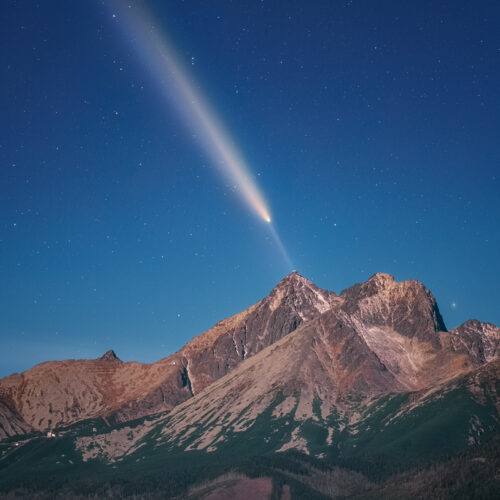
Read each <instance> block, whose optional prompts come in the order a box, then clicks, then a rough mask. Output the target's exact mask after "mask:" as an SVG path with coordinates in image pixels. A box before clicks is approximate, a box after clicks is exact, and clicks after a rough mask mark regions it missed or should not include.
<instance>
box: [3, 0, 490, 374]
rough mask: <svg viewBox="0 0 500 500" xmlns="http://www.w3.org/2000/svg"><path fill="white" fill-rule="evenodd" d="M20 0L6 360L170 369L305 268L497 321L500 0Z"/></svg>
mask: <svg viewBox="0 0 500 500" xmlns="http://www.w3.org/2000/svg"><path fill="white" fill-rule="evenodd" d="M129 6H130V7H129ZM2 13H3V16H2V20H1V21H0V23H1V26H2V29H1V30H0V46H2V47H3V49H4V50H2V51H1V53H0V64H1V67H2V68H3V69H4V72H3V74H4V78H3V79H2V81H1V82H0V90H1V91H0V95H1V96H2V97H1V104H2V114H3V118H4V120H3V122H4V124H5V126H4V133H3V134H2V139H1V140H0V162H1V164H2V166H3V168H2V169H1V174H0V195H1V196H0V204H1V205H0V275H1V276H2V283H3V286H2V291H1V292H0V317H1V320H0V339H1V341H2V353H1V355H0V377H4V376H6V375H8V374H11V373H20V372H22V371H25V370H27V369H29V368H31V367H33V366H35V365H36V364H38V363H41V362H45V361H49V360H54V359H71V358H80V359H95V358H97V357H99V356H101V355H102V354H103V353H104V352H106V351H107V350H109V349H114V350H115V351H117V352H118V353H119V354H120V356H119V357H120V358H121V359H125V360H139V361H141V362H147V363H150V362H154V361H156V360H157V359H159V357H158V353H162V355H163V357H164V356H167V355H169V354H172V353H174V352H176V351H177V350H178V349H179V348H180V347H182V345H184V344H185V343H186V342H188V341H189V340H190V339H191V338H192V337H194V336H195V335H198V334H200V333H202V332H203V331H206V330H207V329H208V328H210V327H211V326H212V325H214V324H215V323H216V322H218V321H220V320H221V319H222V318H226V317H229V316H232V315H233V314H236V313H238V312H240V311H242V310H244V309H245V308H247V307H249V306H250V305H251V304H254V303H255V302H257V301H258V300H260V299H261V298H262V297H265V295H266V293H267V292H268V291H269V290H271V289H272V288H273V287H274V286H275V285H276V284H277V283H278V282H279V281H280V279H282V277H283V276H285V275H286V274H287V273H288V272H289V271H290V269H291V268H292V267H295V268H296V269H300V274H301V275H303V276H304V277H306V278H307V279H309V280H311V281H312V282H313V283H314V284H316V285H317V286H318V287H320V288H323V289H327V290H332V289H333V291H335V293H340V291H341V290H343V289H346V288H348V287H350V286H352V285H353V284H355V283H360V282H364V281H366V279H368V277H369V276H371V275H373V274H375V273H378V272H386V273H388V274H391V275H393V276H394V277H395V278H396V280H397V281H404V280H408V279H416V280H418V281H420V282H421V283H423V284H424V285H425V286H426V287H427V288H428V289H429V290H430V291H431V292H432V293H433V295H434V296H435V298H436V301H437V303H438V306H439V308H440V312H441V315H442V316H443V318H444V320H445V324H446V325H447V327H448V328H449V329H452V328H455V327H456V326H458V325H460V324H462V323H463V322H465V321H466V320H468V319H472V318H477V319H479V320H480V321H483V322H488V323H493V324H496V325H499V324H500V310H499V308H498V299H499V287H498V283H500V261H499V259H498V248H500V231H499V229H498V220H500V203H499V201H498V200H499V199H500V183H499V176H498V160H499V158H500V149H499V147H498V138H497V135H498V130H500V114H499V113H498V109H500V94H499V93H498V88H500V69H499V66H498V64H497V62H498V53H499V52H498V50H499V47H500V32H499V30H498V29H497V27H498V23H499V21H500V6H499V5H497V4H494V3H491V2H486V3H480V4H479V5H472V4H471V5H468V4H467V5H466V4H463V5H457V4H456V2H453V1H451V0H440V1H438V2H437V3H436V2H435V1H430V0H424V1H422V2H419V3H418V5H407V4H404V5H403V4H401V2H397V1H396V0H386V1H384V2H382V3H381V4H377V5H374V4H373V2H370V1H368V0H357V1H354V2H352V1H345V2H336V3H320V4H318V5H316V4H314V5H304V3H303V2H300V1H295V0H294V1H291V2H287V4H286V6H285V7H283V6H281V5H278V4H273V3H272V2H252V3H250V4H249V5H242V4H234V3H233V2H231V1H229V0H222V1H221V2H217V3H216V4H211V3H210V4H207V2H203V1H201V0H194V1H192V2H188V3H186V2H182V1H180V0H174V1H172V2H167V3H165V2H161V1H159V0H144V1H136V0H131V1H130V2H127V3H126V7H125V4H124V3H123V2H121V1H119V0H116V1H112V2H102V1H100V0H97V1H95V2H83V3H82V2H70V3H68V2H64V1H62V0H54V1H53V2H50V4H37V5H32V3H31V2H29V1H26V0H22V1H20V2H13V1H9V2H6V3H5V4H4V5H2ZM271 221H272V222H271ZM292 263H293V264H292Z"/></svg>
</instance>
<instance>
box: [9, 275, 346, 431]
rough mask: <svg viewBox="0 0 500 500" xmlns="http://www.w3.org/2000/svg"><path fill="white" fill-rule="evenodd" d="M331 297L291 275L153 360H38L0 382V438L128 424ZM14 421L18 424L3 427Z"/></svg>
mask: <svg viewBox="0 0 500 500" xmlns="http://www.w3.org/2000/svg"><path fill="white" fill-rule="evenodd" d="M336 300H337V297H336V296H335V294H334V293H333V292H328V291H325V290H321V289H320V288H318V287H316V286H315V285H314V284H313V283H311V282H310V281H309V280H307V279H305V278H303V277H302V276H300V275H299V274H298V273H296V272H293V273H291V274H290V275H288V276H287V277H285V278H284V279H283V280H282V281H281V282H280V283H279V284H278V285H277V286H276V287H275V288H274V289H273V290H272V291H271V293H270V294H269V296H268V297H266V298H264V299H263V300H261V301H260V302H258V303H257V304H255V305H253V306H251V307H249V308H248V309H246V310H245V311H243V312H241V313H239V314H236V315H234V316H232V317H230V318H228V319H225V320H222V321H220V322H219V323H217V324H216V325H215V326H214V327H212V328H211V329H210V330H208V331H206V332H204V333H203V334H201V335H199V336H198V337H195V338H194V339H193V340H191V341H190V342H189V343H187V344H186V345H185V346H184V347H183V348H182V349H181V350H180V351H178V352H177V353H175V354H173V355H172V356H168V357H166V358H163V359H161V360H160V361H158V362H156V363H153V364H142V363H137V362H129V363H122V362H121V361H120V360H119V359H118V358H117V357H116V355H115V354H114V352H113V351H110V352H108V353H106V354H105V355H104V356H102V357H101V358H99V359H97V360H68V361H53V362H48V363H42V364H40V365H38V366H35V367H34V368H32V369H31V370H28V371H26V372H24V373H22V374H15V375H11V376H10V377H6V378H4V379H2V380H1V381H0V439H1V438H2V437H7V436H12V435H15V434H18V433H23V432H28V431H31V430H35V431H46V430H48V429H53V428H56V427H59V426H67V425H71V424H73V423H76V422H78V421H80V420H84V419H87V418H95V417H107V418H110V419H112V420H113V421H127V420H131V419H134V418H138V417H141V416H145V415H150V414H153V413H157V412H159V411H165V410H169V409H171V408H173V407H174V406H176V405H177V404H179V403H181V402H183V401H185V400H187V399H189V398H190V397H192V396H193V395H194V394H196V393H198V392H200V391H201V390H203V389H204V388H205V387H207V386H208V385H209V384H210V383H212V382H213V381H214V380H217V379H218V378H220V377H221V376H223V375H225V374H226V373H228V372H229V371H230V370H231V369H233V368H234V367H235V366H237V365H238V364H239V363H240V362H241V361H243V360H244V359H247V358H248V357H251V356H252V355H254V354H255V353H257V352H259V351H260V350H262V349H263V348H265V347H267V346H268V345H270V344H272V343H273V342H275V341H276V340H279V339H280V338H282V337H283V336H285V335H287V334H289V333H290V332H292V331H294V330H295V329H296V328H297V327H298V326H299V325H300V324H301V323H303V322H304V321H308V320H310V319H312V318H314V317H316V316H318V315H319V314H321V313H322V312H324V311H326V310H327V309H329V308H330V307H331V305H332V304H333V303H335V301H336ZM12 415H15V419H13V417H12ZM14 420H15V421H18V424H16V425H7V424H5V425H3V424H2V422H3V421H10V422H13V421H14Z"/></svg>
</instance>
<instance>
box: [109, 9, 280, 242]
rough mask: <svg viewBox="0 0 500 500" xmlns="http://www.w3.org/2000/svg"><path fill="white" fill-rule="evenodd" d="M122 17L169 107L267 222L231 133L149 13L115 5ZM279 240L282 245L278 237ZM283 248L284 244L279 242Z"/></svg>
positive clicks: (261, 198) (120, 20)
mask: <svg viewBox="0 0 500 500" xmlns="http://www.w3.org/2000/svg"><path fill="white" fill-rule="evenodd" d="M114 5H116V6H117V11H118V12H119V15H118V16H117V15H116V14H113V17H114V18H115V20H116V22H117V23H119V25H120V27H121V28H122V30H123V32H124V35H125V37H126V38H128V39H131V42H132V44H133V46H134V48H135V50H136V51H137V52H138V54H139V57H140V59H141V60H142V62H143V63H144V64H145V65H146V66H147V67H148V69H149V70H150V72H151V73H152V74H153V76H154V77H155V79H156V81H157V82H158V83H159V84H160V85H159V88H160V90H161V92H162V94H163V96H164V97H165V98H166V99H167V100H168V102H169V105H171V104H174V105H176V107H177V108H178V111H179V113H180V114H181V115H182V117H183V119H184V120H185V121H186V123H187V124H188V125H189V126H190V128H191V129H192V130H193V131H195V133H196V136H197V138H198V139H200V140H201V142H202V144H203V146H204V148H205V150H206V151H207V152H208V154H209V155H210V157H211V158H212V161H213V163H214V164H215V165H216V166H217V168H218V170H219V171H220V172H221V174H222V175H223V176H224V178H225V179H226V181H227V182H228V183H229V184H230V185H231V186H234V188H235V190H236V191H237V192H238V193H239V194H240V196H241V198H242V199H243V200H244V201H245V202H246V204H247V205H248V206H249V207H250V208H251V209H252V210H253V211H255V212H256V213H257V214H258V215H259V217H260V218H261V219H263V220H264V221H265V222H268V223H271V213H270V210H269V208H268V206H267V203H266V201H265V200H264V196H263V195H262V193H261V192H260V190H259V189H258V187H257V185H256V183H255V181H254V180H253V178H252V176H251V174H250V171H249V168H248V166H247V165H246V162H245V160H244V159H243V156H242V154H241V153H240V151H238V148H237V147H236V145H235V144H234V142H233V141H232V139H231V137H230V135H229V133H228V132H227V130H225V128H224V126H223V125H222V123H221V122H220V120H219V119H218V117H217V114H216V113H215V112H214V110H212V109H211V107H210V106H209V104H208V102H207V101H206V100H205V99H204V98H203V96H202V94H201V92H200V91H199V90H198V89H197V88H196V87H195V85H194V84H193V82H192V81H190V79H189V77H188V72H187V71H186V70H185V69H184V68H183V66H182V64H181V63H180V61H179V60H178V58H177V56H176V54H175V51H174V49H173V47H172V45H171V44H170V43H169V41H168V38H167V36H166V35H165V34H164V33H161V32H160V31H159V30H158V28H157V27H156V26H155V23H154V21H153V19H152V18H151V17H150V16H149V15H148V14H147V12H146V11H145V10H144V9H142V8H138V7H132V6H128V7H127V6H126V5H124V4H123V3H122V2H116V3H114ZM276 239H277V241H278V242H279V238H277V235H276ZM279 244H280V245H281V246H283V245H282V244H281V242H279Z"/></svg>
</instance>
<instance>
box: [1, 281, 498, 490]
mask: <svg viewBox="0 0 500 500" xmlns="http://www.w3.org/2000/svg"><path fill="white" fill-rule="evenodd" d="M499 342H500V329H499V328H497V327H496V326H494V325H492V324H488V323H482V322H480V321H477V320H470V321H467V322H465V323H464V324H463V325H461V326H459V327H458V328H455V329H453V330H450V331H447V330H446V327H445V324H444V321H443V319H442V317H441V314H440V312H439V308H438V306H437V303H436V300H435V299H434V297H433V296H432V294H431V292H430V291H429V290H428V289H427V288H425V286H424V285H422V284H421V283H420V282H418V281H415V280H409V281H403V282H397V281H396V280H395V279H394V278H393V277H392V276H390V275H388V274H382V273H380V274H376V275H374V276H372V277H371V278H370V279H369V280H367V281H366V282H365V283H361V284H356V285H354V286H352V287H350V288H348V289H347V290H344V291H342V292H341V293H340V295H336V294H335V293H333V292H329V291H326V290H322V289H320V288H318V287H316V286H315V285H314V284H313V283H311V282H310V281H309V280H307V279H306V278H304V277H302V276H300V275H299V274H298V273H296V272H294V273H292V274H290V275H288V276H287V277H285V278H284V279H283V280H282V281H281V282H280V283H279V284H278V285H277V286H276V287H275V288H274V289H273V290H272V291H271V293H270V294H269V296H267V297H266V298H264V299H263V300H261V301H260V302H258V303H257V304H255V305H253V306H251V307H249V308H248V309H246V310H245V311H243V312H241V313H239V314H237V315H235V316H233V317H231V318H228V319H226V320H223V321H221V322H219V323H217V324H216V325H215V326H214V327H213V328H211V329H210V330H208V331H207V332H205V333H203V334H201V335H199V336H198V337H195V338H194V339H193V340H192V341H190V342H189V343H188V344H186V345H185V346H184V347H183V348H182V349H181V350H180V351H178V352H177V353H175V354H173V355H172V356H169V357H167V358H164V359H162V360H160V361H158V362H157V363H153V364H151V365H142V364H140V363H123V362H121V361H120V360H119V359H118V358H117V357H116V355H115V354H114V352H113V351H109V352H108V353H106V354H105V355H104V356H103V357H101V358H100V359H98V360H79V361H64V362H50V363H44V364H42V365H38V366H37V367H34V368H33V369H31V370H28V371H27V372H25V373H23V374H21V375H13V376H11V377H6V378H5V379H3V380H2V381H0V426H1V427H0V432H3V436H4V440H3V441H0V449H2V454H1V456H0V491H1V490H2V488H3V489H4V490H5V491H7V490H10V489H12V488H16V489H17V491H18V492H19V493H22V489H20V488H22V485H24V484H25V482H26V478H27V477H40V472H41V471H43V478H40V479H37V481H36V485H35V486H32V488H34V490H33V489H32V490H30V492H31V493H32V492H33V491H38V492H40V491H42V492H47V491H49V490H50V489H51V488H52V489H54V488H55V491H59V492H63V491H65V492H66V493H67V494H71V495H73V494H76V490H78V491H79V494H82V495H84V496H85V495H86V494H87V493H88V494H90V492H92V494H98V496H105V495H111V496H113V495H116V496H132V495H133V494H136V493H137V492H140V494H144V495H146V496H147V497H148V498H150V497H151V498H155V495H157V496H158V498H163V497H165V496H169V495H170V496H172V495H180V496H182V497H185V496H186V495H191V496H192V497H193V498H227V497H228V495H229V497H231V495H233V496H234V495H237V494H242V493H241V492H242V491H247V493H248V489H249V488H252V489H254V488H255V491H260V492H261V493H260V494H261V495H262V496H261V497H262V498H265V497H266V496H267V497H271V496H273V498H315V497H317V498H326V497H331V496H332V495H333V496H335V495H340V496H353V497H356V496H359V497H360V498H371V497H372V496H371V495H372V494H373V496H377V495H378V497H387V496H391V495H392V494H393V495H394V497H395V498H401V497H405V495H406V494H408V496H411V491H419V490H418V488H417V486H418V485H417V482H418V481H417V479H415V478H419V480H422V478H427V480H428V481H429V484H431V483H432V484H434V485H435V487H436V491H438V490H439V491H442V492H444V493H443V495H444V497H446V494H448V493H449V494H450V495H452V494H453V495H460V494H465V493H467V492H468V490H467V488H472V486H471V484H474V485H475V486H474V488H475V489H477V488H479V486H477V485H476V483H475V482H473V481H472V480H471V481H472V482H471V481H469V482H467V481H465V480H464V482H463V484H462V483H461V482H460V481H459V479H456V478H454V479H453V480H447V482H446V481H444V480H442V477H441V472H440V473H439V475H438V474H437V473H436V470H440V471H441V470H442V471H449V470H452V469H453V470H455V469H456V468H457V467H458V468H460V467H461V468H465V469H467V470H469V469H470V470H472V469H474V470H475V471H476V472H475V473H477V474H479V475H480V477H483V476H482V475H484V477H485V478H486V479H485V480H484V481H483V482H482V486H481V488H482V491H483V492H486V493H485V495H486V498H487V497H488V496H487V495H489V492H491V491H495V488H496V487H497V485H498V478H496V476H495V474H493V475H491V474H489V473H488V471H490V470H495V467H496V466H497V465H499V466H500V463H499V457H498V452H497V451H496V450H497V449H498V448H495V447H492V446H490V443H492V442H493V441H494V440H495V439H497V437H498V435H499V416H500V400H499V397H498V395H499V390H500V359H499V358H498V350H499ZM48 428H51V429H54V432H55V434H56V436H57V437H56V438H55V439H47V438H43V437H40V435H39V434H37V433H36V432H35V431H42V430H44V431H46V430H47V429H48ZM23 435H24V437H23ZM7 436H10V438H8V437H7ZM16 443H17V446H16ZM481 454H483V455H485V456H482V455H481ZM471 456H472V457H473V458H474V460H475V459H476V458H477V459H478V460H479V459H480V460H479V461H477V462H474V464H475V465H474V466H473V467H472V466H470V465H469V462H470V460H472V458H470V457H471ZM450 457H452V458H450ZM453 457H454V458H453ZM483 459H484V460H483ZM40 460H42V462H41V461H40ZM450 460H451V461H450ZM432 464H434V465H432ZM439 464H441V465H439ZM492 464H493V465H492ZM422 467H424V468H422ZM425 467H434V469H426V468H425ZM476 469H477V470H476ZM61 471H63V472H64V474H63V476H59V475H58V477H61V478H62V479H60V480H59V483H58V484H57V485H54V484H53V483H48V482H47V480H46V478H49V477H50V478H52V480H53V478H54V474H60V472H61ZM398 474H403V476H401V477H402V478H403V479H402V480H401V482H399V483H398V482H397V481H396V479H395V478H396V477H399V476H398ZM443 474H444V472H443ZM471 474H472V472H471ZM132 477H133V479H131V478H132ZM257 477H259V478H261V479H259V480H257V479H256V478H257ZM103 478H105V479H103ZM495 478H496V479H495ZM203 481H205V482H204V483H203ZM412 481H413V482H412ZM200 482H201V483H203V484H200ZM403 483H404V484H406V486H405V488H406V490H404V492H402V490H401V486H400V485H401V484H403ZM195 484H197V486H196V487H194V486H193V485H195ZM250 485H252V486H250ZM190 487H191V490H189V488H190ZM419 487H420V486H419ZM89 488H90V489H89ZM398 488H399V489H398ZM415 488H416V489H415ZM189 491H190V493H189ZM231 492H232V493H231ZM238 492H240V493H238ZM388 492H389V493H390V495H389V494H388ZM25 493H26V492H25ZM31 493H30V494H31ZM403 493H404V494H403ZM424 493H425V490H422V494H423V495H424ZM224 495H225V496H224Z"/></svg>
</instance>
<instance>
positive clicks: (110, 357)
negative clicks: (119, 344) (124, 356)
mask: <svg viewBox="0 0 500 500" xmlns="http://www.w3.org/2000/svg"><path fill="white" fill-rule="evenodd" d="M99 361H120V362H121V359H120V358H119V357H118V356H117V355H116V354H115V351H113V350H112V349H110V350H109V351H106V352H105V353H104V354H103V355H102V356H101V357H100V358H99Z"/></svg>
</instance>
